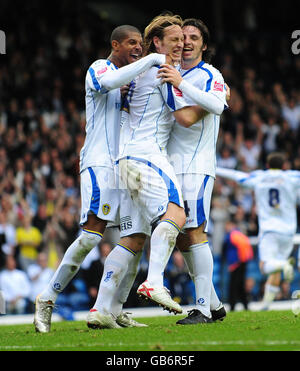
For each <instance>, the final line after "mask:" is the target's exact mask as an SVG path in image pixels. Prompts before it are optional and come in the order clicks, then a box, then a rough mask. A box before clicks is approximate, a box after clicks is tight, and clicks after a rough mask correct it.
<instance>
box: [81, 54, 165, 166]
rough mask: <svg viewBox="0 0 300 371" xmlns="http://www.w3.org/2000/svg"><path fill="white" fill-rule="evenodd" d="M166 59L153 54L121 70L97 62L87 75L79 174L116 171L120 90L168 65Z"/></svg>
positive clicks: (112, 65)
mask: <svg viewBox="0 0 300 371" xmlns="http://www.w3.org/2000/svg"><path fill="white" fill-rule="evenodd" d="M165 58H166V57H165V55H163V54H158V53H152V54H150V55H148V56H146V57H144V58H141V59H140V60H138V61H136V62H133V63H131V64H129V65H127V66H124V67H122V68H119V69H118V68H117V67H116V66H115V65H114V64H113V63H112V62H111V61H109V60H107V59H99V60H97V61H95V62H94V63H93V64H92V65H91V66H90V68H89V69H88V71H87V74H86V80H85V88H86V139H85V143H84V146H83V148H82V149H81V152H80V171H82V170H84V169H86V168H87V167H91V166H108V167H111V168H112V167H113V166H114V161H115V159H116V158H117V157H118V153H119V137H120V119H121V111H120V110H121V94H120V89H119V88H120V87H121V86H122V85H125V84H128V83H129V82H130V81H131V80H132V79H133V78H135V77H136V76H138V75H139V74H141V73H142V72H144V71H146V70H148V69H149V68H150V67H151V66H153V65H156V64H162V63H164V62H165Z"/></svg>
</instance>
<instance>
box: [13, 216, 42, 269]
mask: <svg viewBox="0 0 300 371" xmlns="http://www.w3.org/2000/svg"><path fill="white" fill-rule="evenodd" d="M21 222H22V225H21V226H19V227H17V229H16V240H17V245H18V247H19V263H20V266H21V268H22V269H23V270H24V271H27V268H28V266H29V265H30V264H33V263H35V261H36V259H37V256H38V252H39V249H40V245H41V242H42V234H41V232H40V230H39V229H38V228H36V227H34V226H33V225H32V217H31V215H30V213H29V212H28V213H26V214H24V215H23V218H22V221H21Z"/></svg>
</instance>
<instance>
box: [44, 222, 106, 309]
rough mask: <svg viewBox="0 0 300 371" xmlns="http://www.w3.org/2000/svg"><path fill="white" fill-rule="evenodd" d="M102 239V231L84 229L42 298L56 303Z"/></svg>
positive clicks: (70, 248) (67, 252)
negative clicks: (59, 295) (85, 259)
mask: <svg viewBox="0 0 300 371" xmlns="http://www.w3.org/2000/svg"><path fill="white" fill-rule="evenodd" d="M101 239H102V234H101V233H98V232H93V231H89V230H86V229H83V230H82V232H81V234H80V236H79V237H77V238H76V240H75V241H74V242H73V243H72V244H71V245H70V246H69V247H68V249H67V251H66V253H65V255H64V257H63V259H62V261H61V263H60V265H59V267H58V268H57V270H56V271H55V273H54V275H53V277H52V279H51V281H50V282H49V284H48V285H47V287H46V288H45V289H44V290H43V292H42V293H41V294H40V299H43V300H51V301H52V302H53V303H55V301H56V299H57V296H58V294H59V293H61V292H62V291H63V290H64V289H65V287H66V286H67V285H68V283H69V282H70V281H71V280H72V278H73V277H74V276H75V275H76V273H77V272H78V270H79V268H80V265H81V263H82V262H83V260H84V258H85V257H86V256H87V254H88V253H89V252H90V251H91V250H92V249H93V248H94V247H95V246H97V245H98V243H99V242H100V241H101Z"/></svg>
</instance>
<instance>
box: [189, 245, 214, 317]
mask: <svg viewBox="0 0 300 371" xmlns="http://www.w3.org/2000/svg"><path fill="white" fill-rule="evenodd" d="M190 250H191V254H190V255H189V257H190V259H189V261H190V265H192V269H191V270H192V274H193V278H194V279H193V281H194V284H195V291H196V308H197V309H198V310H200V312H201V313H202V314H204V315H205V316H206V317H209V318H210V317H211V312H210V301H211V294H212V274H213V257H212V253H211V250H210V247H209V244H208V241H205V242H203V243H201V244H195V245H192V246H190Z"/></svg>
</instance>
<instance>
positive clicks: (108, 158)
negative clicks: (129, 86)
mask: <svg viewBox="0 0 300 371" xmlns="http://www.w3.org/2000/svg"><path fill="white" fill-rule="evenodd" d="M116 69H117V67H116V66H114V64H113V63H111V62H110V61H109V60H106V59H99V60H97V61H96V62H94V63H93V64H92V65H91V67H90V68H89V69H88V71H87V74H86V80H85V89H86V96H85V101H86V129H85V130H86V138H85V142H84V146H83V147H82V149H81V151H80V171H83V170H84V169H86V168H87V167H91V166H108V167H113V164H114V159H115V158H116V157H117V155H118V150H119V132H120V118H121V111H120V108H121V94H120V89H112V90H107V89H106V88H104V87H103V86H101V77H102V76H104V75H105V73H106V72H107V71H111V70H116Z"/></svg>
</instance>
